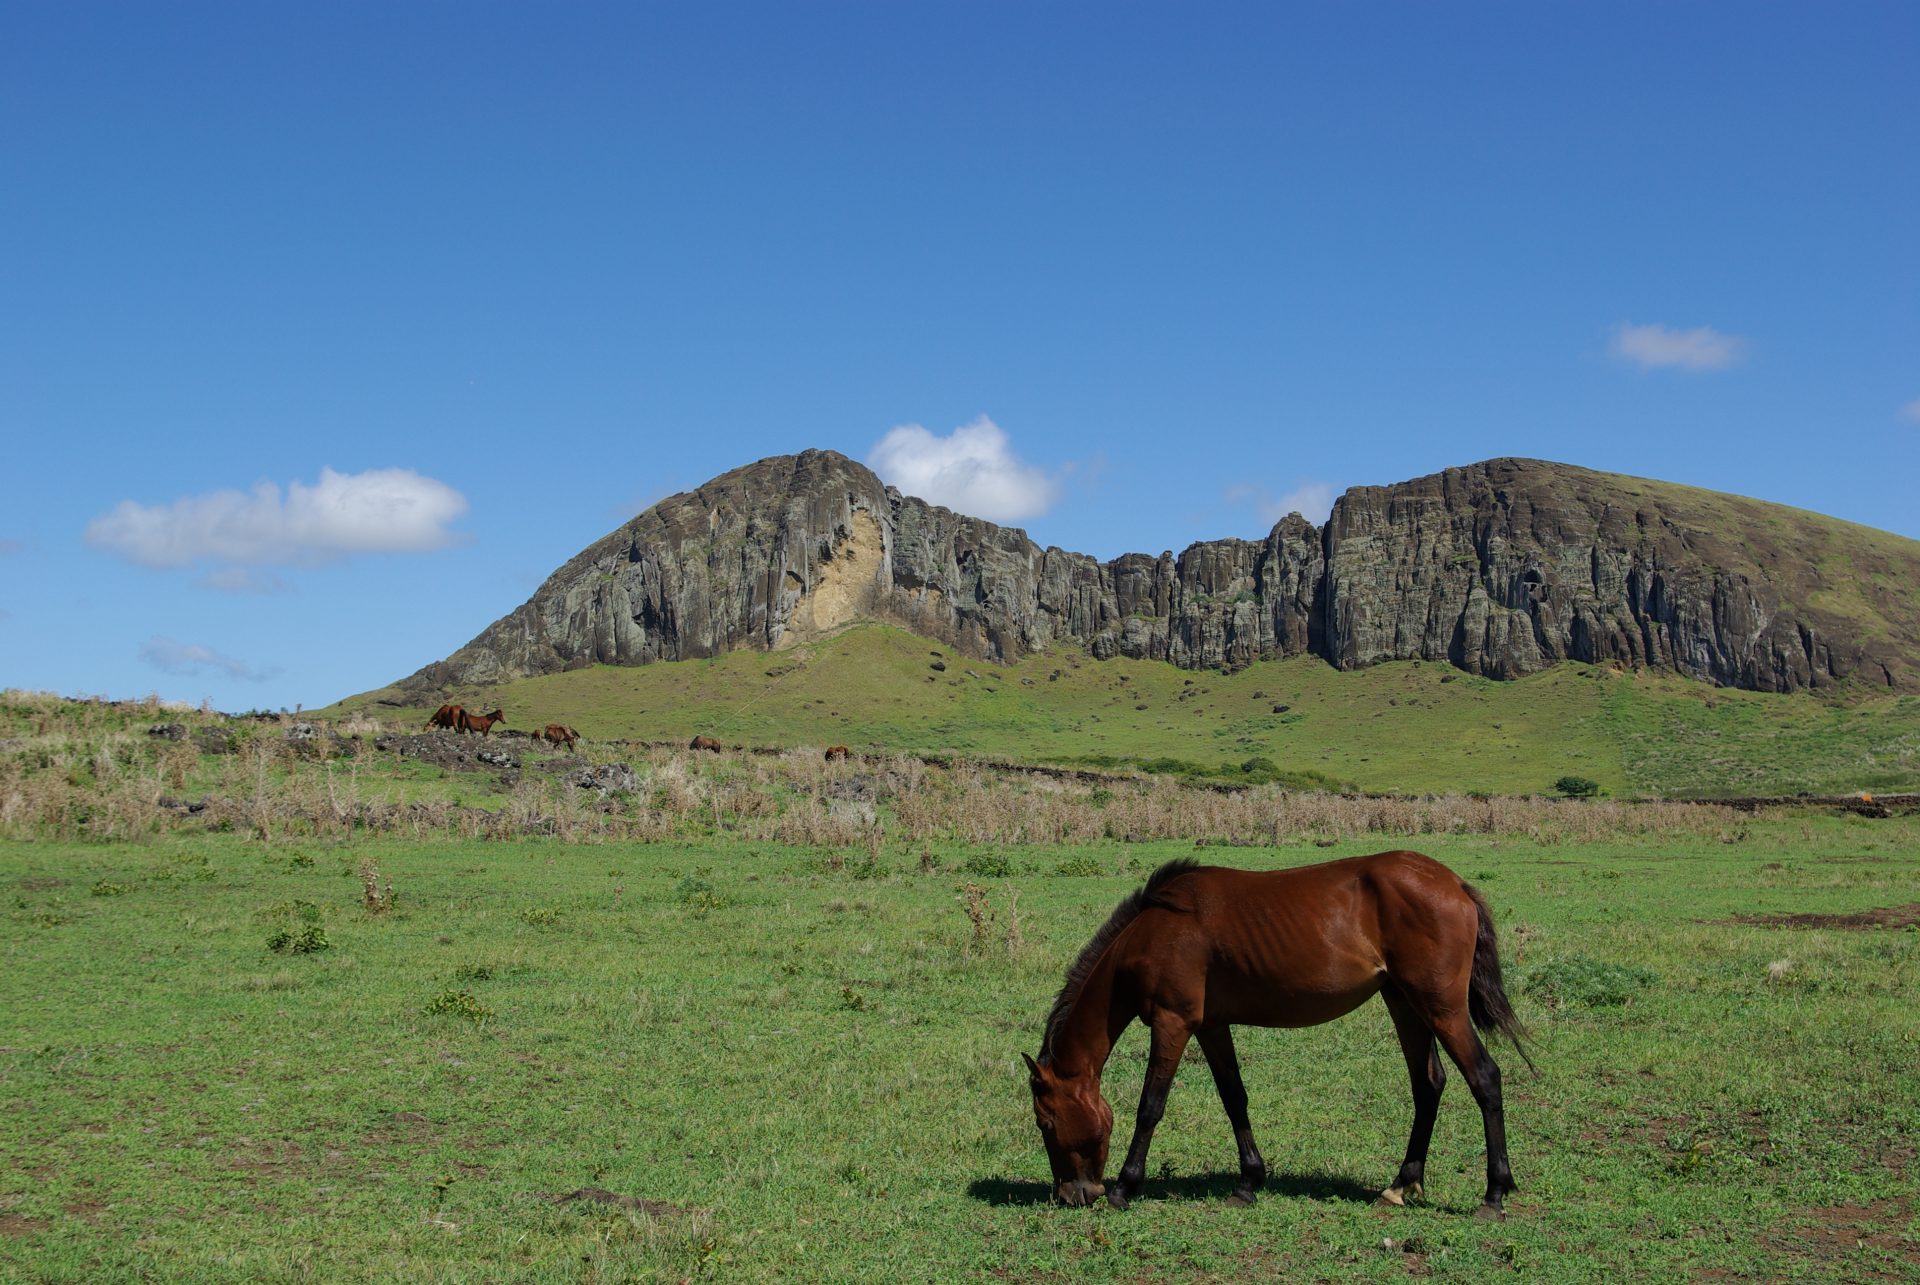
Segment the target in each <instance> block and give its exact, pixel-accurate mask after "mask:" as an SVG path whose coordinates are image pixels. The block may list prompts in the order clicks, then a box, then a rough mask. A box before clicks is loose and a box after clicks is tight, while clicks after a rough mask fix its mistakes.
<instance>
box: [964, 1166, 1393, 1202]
mask: <svg viewBox="0 0 1920 1285" xmlns="http://www.w3.org/2000/svg"><path fill="white" fill-rule="evenodd" d="M1239 1185H1240V1175H1239V1174H1238V1173H1202V1174H1194V1175H1193V1176H1191V1177H1186V1178H1149V1179H1147V1181H1146V1183H1145V1185H1144V1186H1142V1187H1141V1189H1140V1195H1139V1196H1138V1197H1136V1199H1139V1200H1218V1201H1225V1200H1226V1198H1227V1197H1228V1196H1231V1195H1232V1194H1233V1189H1234V1188H1235V1187H1237V1186H1239ZM967 1194H968V1195H969V1196H972V1197H973V1198H974V1199H975V1200H978V1201H980V1202H981V1203H982V1204H987V1205H1044V1204H1048V1203H1050V1202H1051V1201H1052V1199H1053V1186H1052V1184H1050V1183H1044V1182H1013V1181H1009V1180H1007V1179H1005V1178H975V1179H974V1180H973V1181H972V1182H970V1183H968V1184H967ZM1260 1194H1261V1195H1263V1196H1280V1197H1291V1198H1294V1199H1300V1200H1330V1201H1331V1200H1339V1201H1346V1202H1347V1203H1349V1204H1356V1205H1370V1204H1372V1203H1373V1201H1374V1198H1375V1197H1377V1196H1378V1195H1379V1194H1380V1189H1379V1188H1378V1187H1364V1186H1362V1185H1360V1184H1359V1183H1357V1182H1355V1181H1353V1180H1352V1179H1351V1178H1337V1177H1334V1176H1332V1175H1331V1174H1324V1173H1275V1174H1268V1175H1267V1181H1266V1185H1265V1186H1263V1187H1261V1188H1260ZM1101 1203H1102V1204H1105V1203H1106V1202H1105V1201H1102V1202H1101Z"/></svg>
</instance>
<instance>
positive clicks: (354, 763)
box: [0, 697, 1747, 864]
mask: <svg viewBox="0 0 1920 1285" xmlns="http://www.w3.org/2000/svg"><path fill="white" fill-rule="evenodd" d="M9 699H11V697H9ZM160 712H161V711H160V710H159V707H158V706H154V707H152V708H148V707H146V706H144V705H135V706H133V707H132V708H131V709H129V707H128V706H126V705H122V706H95V705H93V704H91V703H83V702H57V701H53V700H52V698H39V697H29V698H23V699H21V700H18V701H15V702H14V703H12V704H6V703H5V702H0V727H5V728H6V729H8V730H9V731H10V733H11V734H10V735H8V736H7V737H5V738H4V741H3V742H0V835H3V836H6V837H10V838H33V837H54V838H78V839H94V840H124V839H133V838H139V837H142V836H146V835H152V834H157V833H160V832H163V831H166V830H169V829H179V828H187V829H191V828H195V827H198V828H201V829H207V828H211V829H215V830H233V831H237V832H241V833H246V834H250V835H253V836H254V837H256V838H258V839H260V840H262V841H264V842H271V841H274V840H277V839H280V838H296V837H297V838H307V837H317V838H329V837H331V838H340V839H346V838H349V837H352V836H355V835H366V834H390V835H396V836H403V837H410V838H422V839H424V838H432V837H441V836H445V837H455V838H462V839H511V838H520V837H525V836H545V837H552V838H556V839H561V840H564V841H568V842H583V843H584V842H595V841H602V840H614V839H617V840H624V841H638V842H664V841H669V840H686V839H703V840H704V839H733V840H740V841H748V842H770V843H780V844H787V845H794V846H801V847H811V848H825V849H832V850H848V851H855V852H858V851H861V850H864V851H865V853H866V857H867V860H868V862H869V863H870V864H877V862H878V860H879V854H880V852H881V849H882V847H883V846H884V845H886V844H889V843H892V844H902V845H911V846H913V847H916V848H919V849H921V850H922V851H923V852H924V851H925V850H926V846H927V845H929V844H932V843H936V842H952V843H963V844H973V845H992V844H1000V845H1015V844H1018V845H1033V846H1055V847H1066V846H1074V845H1083V844H1092V843H1101V842H1114V841H1120V842H1126V841H1133V842H1147V841H1160V840H1194V841H1200V842H1206V843H1221V844H1235V845H1249V844H1257V845H1268V844H1285V843H1291V842H1297V841H1300V840H1303V839H1306V840H1318V841H1327V842H1337V841H1340V840H1346V839H1354V838H1361V837H1367V836H1379V837H1381V838H1382V839H1384V840H1388V841H1391V840H1394V839H1400V838H1407V839H1411V838H1414V837H1417V836H1419V835H1426V834H1487V835H1505V836H1514V837H1519V838H1524V839H1529V840H1532V841H1534V842H1538V843H1544V844H1557V843H1582V842H1589V841H1594V840H1599V839H1604V838H1609V837H1617V836H1621V835H1638V834H1655V833H1658V834H1668V833H1672V834H1687V835H1695V836H1705V837H1723V838H1725V837H1732V836H1735V835H1737V834H1738V833H1739V832H1740V828H1741V826H1742V825H1743V823H1744V822H1745V820H1746V819H1747V818H1745V817H1743V816H1742V814H1740V813H1737V812H1735V811H1733V810H1732V809H1730V808H1725V807H1719V806H1713V805H1702V804H1688V803H1631V802H1621V801H1616V800H1604V799H1602V800H1590V799H1589V800H1572V799H1548V798H1512V797H1504V798H1485V797H1469V796H1467V795H1432V796H1426V797H1420V798H1372V797H1361V796H1355V795H1346V794H1329V793H1318V792H1309V791H1297V790H1289V789H1286V788H1283V787H1281V786H1279V785H1262V786H1255V787H1252V788H1249V789H1245V790H1240V791H1237V792H1233V793H1223V792H1220V791H1216V790H1212V789H1207V788H1195V787H1192V786H1188V785H1185V784H1182V783H1180V782H1179V781H1177V780H1174V779H1171V778H1167V777H1146V778H1140V779H1132V780H1125V779H1120V780H1109V781H1083V780H1074V779H1060V778H1058V777H1057V776H1052V775H1047V774H1043V773H1037V772H1024V771H1018V770H1007V769H1004V768H988V767H983V766H981V765H978V764H973V763H968V762H964V761H961V762H956V763H954V764H952V765H950V766H934V765H930V764H928V763H926V762H923V761H922V760H920V759H918V758H915V757H912V756H908V755H901V756H896V757H893V758H888V759H881V760H867V761H864V762H863V761H853V762H836V763H826V762H824V761H823V758H822V755H821V753H820V751H819V750H818V749H817V748H796V749H794V750H792V751H790V752H788V753H785V754H778V755H758V754H747V755H733V754H722V755H718V756H715V755H708V754H702V755H697V756H696V755H693V754H690V753H688V752H686V751H684V750H680V749H673V748H662V747H653V748H638V747H621V746H616V745H591V744H590V745H587V746H585V747H583V753H584V756H585V757H586V758H587V760H588V761H589V762H592V763H607V762H613V761H616V760H617V761H623V762H626V763H628V764H629V765H630V766H631V767H632V768H633V771H634V774H635V779H636V780H637V782H638V788H636V789H635V790H633V791H631V792H629V793H624V794H612V795H608V796H604V797H603V796H602V795H600V794H599V793H598V792H596V791H594V790H587V789H578V788H575V787H573V786H572V785H570V784H568V783H567V782H566V780H565V779H564V774H558V775H555V774H548V773H544V772H541V771H539V770H537V767H535V766H530V765H527V764H525V763H524V762H523V764H522V770H521V771H520V772H519V773H518V775H517V779H514V780H513V783H512V784H511V785H510V786H506V787H496V786H495V784H494V781H493V780H492V779H491V777H492V775H493V772H492V769H488V770H487V771H486V772H476V773H475V774H473V775H472V776H471V777H468V776H466V775H464V774H459V773H453V774H450V775H449V776H448V777H447V778H446V779H445V780H444V781H442V782H438V783H435V784H433V785H429V786H426V787H422V786H421V784H420V782H418V781H415V782H414V789H413V793H415V794H416V795H417V794H419V793H421V792H422V791H423V790H424V791H425V793H426V794H427V796H428V797H413V798H404V797H402V796H403V794H404V793H405V791H402V790H401V789H400V788H399V787H400V785H401V769H400V765H399V763H398V761H397V760H396V759H395V758H393V757H392V756H390V755H388V754H385V753H383V752H379V751H375V750H373V749H372V748H371V744H370V741H369V739H368V735H369V734H368V732H367V731H366V730H364V729H365V728H367V727H368V726H369V724H370V723H371V720H367V719H364V718H362V719H357V720H355V723H354V726H356V727H358V728H361V729H363V730H360V731H358V732H350V731H348V730H346V728H345V726H344V725H343V726H342V727H328V726H326V725H324V724H321V725H318V735H316V736H315V737H313V738H311V739H306V740H289V739H287V737H286V734H285V730H284V729H283V727H281V726H280V725H278V724H276V723H272V722H265V723H254V722H251V721H242V720H231V721H229V720H217V716H211V715H196V714H191V713H189V714H185V715H182V714H181V713H180V712H178V711H171V710H169V711H165V715H166V720H168V721H176V722H182V723H185V724H187V725H188V727H189V733H191V731H192V730H197V728H198V727H199V726H203V725H210V724H211V723H213V722H215V721H216V720H217V721H219V722H220V724H221V726H223V727H224V728H226V729H228V730H229V731H236V733H237V737H238V739H237V744H236V745H235V749H234V752H233V753H231V754H205V755H203V754H202V753H201V751H200V750H199V749H198V748H197V747H196V743H195V741H194V740H193V739H192V737H191V734H189V736H188V737H187V738H186V739H179V740H174V739H167V738H163V737H156V736H150V735H148V734H147V731H146V729H147V727H149V726H151V725H152V723H153V722H154V721H156V718H155V715H156V714H158V713H160ZM372 726H373V728H374V729H375V730H376V731H378V730H385V729H381V728H379V726H378V725H377V724H372ZM405 730H406V731H408V732H411V731H412V730H413V729H411V728H408V729H405ZM356 736H357V737H358V738H359V739H357V740H355V739H351V738H353V737H356ZM506 745H507V746H508V748H510V749H511V751H512V752H513V753H515V754H516V755H517V756H519V757H520V758H522V759H523V760H524V759H525V757H526V756H527V755H528V753H529V750H528V748H527V743H526V742H522V741H513V742H507V743H506ZM569 761H577V759H570V760H569ZM468 780H471V781H473V782H474V783H476V785H477V786H478V787H479V788H480V789H481V790H482V791H483V792H484V793H487V794H490V795H492V796H493V797H492V798H490V799H489V801H488V803H487V804H485V805H469V804H463V803H461V802H459V801H457V798H458V796H460V795H462V794H470V793H472V792H473V788H472V787H468V786H465V785H463V784H462V782H464V781H468ZM190 786H193V787H195V788H194V789H192V790H190V789H189V787H190ZM436 789H437V790H438V791H439V792H438V793H435V792H434V791H435V790H436ZM196 792H197V793H198V794H199V797H198V798H196V799H194V800H193V805H192V807H191V809H190V810H189V808H188V806H187V805H186V802H185V799H184V797H183V796H184V795H186V794H188V793H196ZM923 864H925V863H924V862H923Z"/></svg>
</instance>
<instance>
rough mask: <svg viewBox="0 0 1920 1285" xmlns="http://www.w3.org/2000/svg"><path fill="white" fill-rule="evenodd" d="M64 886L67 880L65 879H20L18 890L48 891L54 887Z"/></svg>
mask: <svg viewBox="0 0 1920 1285" xmlns="http://www.w3.org/2000/svg"><path fill="white" fill-rule="evenodd" d="M66 886H67V881H66V880H65V879H22V880H21V881H20V891H22V892H49V891H51V890H53V889H55V888H64V887H66Z"/></svg>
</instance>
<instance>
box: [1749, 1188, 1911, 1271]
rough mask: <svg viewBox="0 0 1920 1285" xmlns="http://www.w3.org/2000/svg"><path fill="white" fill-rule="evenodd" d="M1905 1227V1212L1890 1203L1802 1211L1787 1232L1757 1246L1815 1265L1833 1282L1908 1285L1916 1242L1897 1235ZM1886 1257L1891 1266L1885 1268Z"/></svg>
mask: <svg viewBox="0 0 1920 1285" xmlns="http://www.w3.org/2000/svg"><path fill="white" fill-rule="evenodd" d="M1906 1221H1907V1209H1906V1206H1905V1205H1904V1204H1902V1203H1900V1202H1898V1201H1893V1200H1876V1201H1874V1202H1873V1203H1872V1204H1871V1205H1823V1206H1820V1207H1818V1208H1814V1209H1809V1210H1807V1211H1806V1218H1805V1220H1804V1221H1802V1222H1801V1223H1799V1224H1798V1225H1796V1226H1795V1227H1793V1228H1792V1229H1791V1230H1789V1231H1781V1232H1774V1233H1770V1234H1769V1235H1767V1236H1766V1237H1764V1238H1763V1243H1764V1244H1766V1245H1767V1247H1768V1248H1770V1249H1777V1250H1781V1251H1783V1252H1785V1253H1789V1254H1793V1255H1795V1256H1796V1257H1801V1258H1810V1259H1812V1260H1814V1261H1816V1262H1818V1263H1820V1264H1821V1265H1822V1268H1823V1270H1824V1271H1827V1272H1831V1273H1833V1278H1834V1279H1846V1280H1857V1281H1858V1280H1866V1281H1910V1280H1913V1279H1914V1274H1915V1270H1916V1269H1920V1242H1917V1241H1915V1240H1913V1239H1912V1238H1910V1237H1908V1236H1907V1235H1906V1234H1905V1233H1904V1232H1902V1231H1900V1230H1897V1229H1898V1228H1900V1227H1903V1226H1904V1225H1905V1223H1906ZM1889 1256H1891V1257H1892V1258H1893V1259H1894V1260H1895V1261H1894V1262H1892V1263H1889V1262H1887V1261H1886V1258H1887V1257H1889Z"/></svg>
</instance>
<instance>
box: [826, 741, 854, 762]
mask: <svg viewBox="0 0 1920 1285" xmlns="http://www.w3.org/2000/svg"><path fill="white" fill-rule="evenodd" d="M851 753H853V751H852V750H850V749H848V748H847V747H846V746H844V745H829V746H827V762H829V763H831V762H833V761H834V760H835V759H844V758H845V757H847V755H849V754H851Z"/></svg>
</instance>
